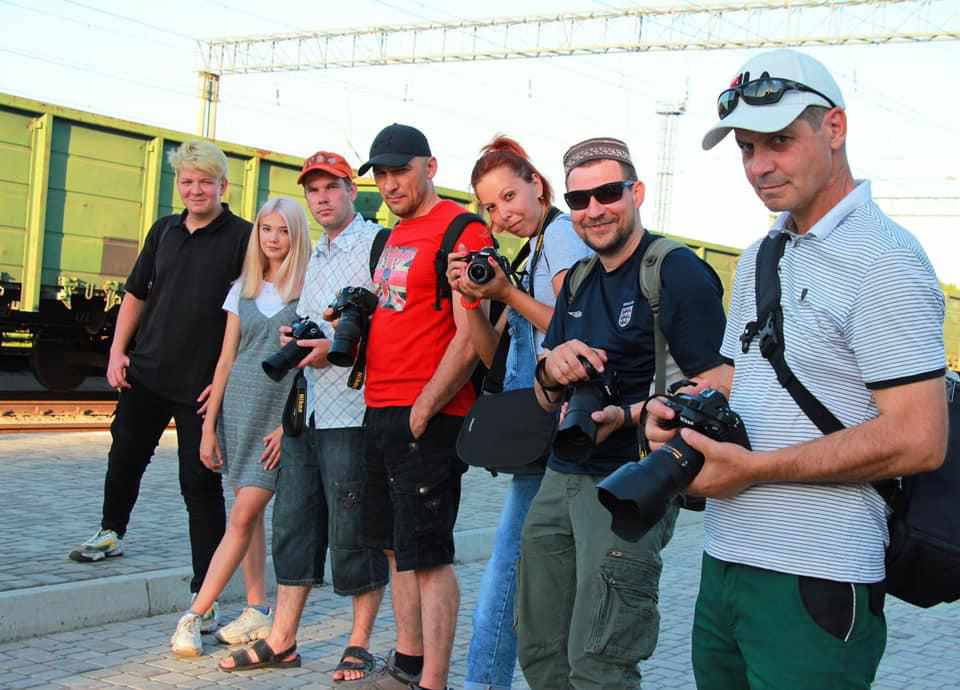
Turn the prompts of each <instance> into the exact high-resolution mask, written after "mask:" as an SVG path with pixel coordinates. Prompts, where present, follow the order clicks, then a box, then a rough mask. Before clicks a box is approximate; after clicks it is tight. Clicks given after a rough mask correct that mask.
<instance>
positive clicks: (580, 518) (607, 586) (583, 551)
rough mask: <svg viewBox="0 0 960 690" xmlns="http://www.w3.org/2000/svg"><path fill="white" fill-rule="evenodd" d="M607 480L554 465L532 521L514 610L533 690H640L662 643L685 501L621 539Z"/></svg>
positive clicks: (522, 656)
mask: <svg viewBox="0 0 960 690" xmlns="http://www.w3.org/2000/svg"><path fill="white" fill-rule="evenodd" d="M599 480H600V478H598V477H590V476H585V475H572V474H560V473H558V472H554V471H553V470H551V469H547V472H546V475H545V476H544V478H543V483H542V484H541V485H540V491H539V492H538V493H537V497H536V498H535V499H534V501H533V505H532V506H531V508H530V512H529V513H528V514H527V519H526V522H525V523H524V528H523V545H522V547H521V556H520V566H519V571H518V574H517V599H516V606H515V608H514V611H515V614H514V615H515V616H516V618H517V638H518V639H517V642H518V647H517V656H518V657H519V660H520V666H521V668H522V669H523V674H524V676H525V677H526V679H527V682H528V683H529V684H530V687H531V688H532V689H533V690H564V689H565V688H576V689H577V690H587V689H589V690H636V689H637V688H639V687H640V671H639V669H638V668H637V663H638V662H639V661H640V660H642V659H647V658H649V656H650V655H651V654H652V653H653V650H654V648H655V647H656V644H657V635H658V634H659V630H660V613H659V611H658V610H657V601H658V598H659V596H658V588H659V583H660V571H661V567H662V563H661V560H660V551H661V550H662V549H663V547H664V546H666V545H667V542H669V541H670V538H671V537H672V536H673V527H674V523H675V522H676V517H677V507H676V505H675V504H674V505H673V506H672V507H671V509H670V510H669V511H668V512H667V515H666V516H665V517H664V518H663V520H661V521H660V523H658V524H657V525H656V526H655V527H654V528H653V529H652V530H650V532H648V533H647V534H646V535H645V536H644V537H643V539H641V540H640V541H638V542H636V543H631V542H628V541H625V540H623V539H619V538H618V537H616V536H615V535H614V534H613V532H611V531H610V521H611V518H610V513H609V512H607V510H606V509H605V508H604V507H603V506H602V505H601V504H600V501H599V500H598V499H597V489H596V484H597V482H598V481H599Z"/></svg>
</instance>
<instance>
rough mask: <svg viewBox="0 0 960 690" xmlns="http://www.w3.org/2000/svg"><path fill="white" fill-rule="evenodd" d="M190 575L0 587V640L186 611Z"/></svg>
mask: <svg viewBox="0 0 960 690" xmlns="http://www.w3.org/2000/svg"><path fill="white" fill-rule="evenodd" d="M702 522H703V514H702V513H691V512H689V511H685V510H682V511H680V516H679V518H678V519H677V529H682V528H685V527H688V526H694V525H699V524H701V523H702ZM495 536H496V528H495V527H483V528H478V529H470V530H463V531H459V532H456V533H454V539H455V540H456V549H457V561H458V562H460V563H469V562H473V561H481V560H485V559H486V558H488V557H489V556H490V552H491V551H492V549H493V542H494V538H495ZM329 568H330V562H329V560H328V561H327V573H326V575H325V580H326V582H329V581H330V572H329ZM192 575H193V573H192V571H191V569H190V568H167V569H165V570H151V571H146V572H143V573H138V574H136V575H119V576H115V577H103V578H96V579H91V580H81V581H79V582H71V583H67V584H60V585H47V586H44V587H29V588H25V589H14V590H10V591H7V592H0V642H12V641H14V640H20V639H23V638H25V637H35V636H37V635H48V634H51V633H57V632H66V631H68V630H77V629H79V628H87V627H91V626H95V625H104V624H106V623H119V622H123V621H128V620H133V619H135V618H143V617H145V616H155V615H158V614H162V613H174V612H177V611H184V610H186V609H187V607H188V606H189V605H190V579H191V577H192ZM267 585H268V588H269V589H270V590H273V588H274V586H275V580H274V576H273V571H272V570H271V569H270V568H269V567H268V568H267ZM243 596H244V589H243V578H242V576H241V575H240V573H239V572H238V573H237V574H236V575H235V576H234V577H233V579H231V580H230V584H229V585H228V586H227V589H226V590H225V591H224V593H223V595H222V596H221V597H220V600H221V601H223V602H235V601H238V600H240V599H242V598H243Z"/></svg>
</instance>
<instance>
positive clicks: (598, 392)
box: [553, 357, 621, 462]
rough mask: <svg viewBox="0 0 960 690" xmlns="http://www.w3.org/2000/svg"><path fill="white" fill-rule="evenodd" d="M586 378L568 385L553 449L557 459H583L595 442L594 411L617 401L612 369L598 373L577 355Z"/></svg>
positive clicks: (618, 397) (590, 451)
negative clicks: (562, 415)
mask: <svg viewBox="0 0 960 690" xmlns="http://www.w3.org/2000/svg"><path fill="white" fill-rule="evenodd" d="M578 359H579V360H580V363H581V364H582V365H583V367H584V368H585V369H586V370H587V374H588V375H589V378H588V379H587V380H586V381H578V382H576V383H574V384H572V385H570V386H568V388H567V394H566V404H567V411H566V414H565V415H564V417H563V421H561V422H560V425H559V426H558V427H557V434H556V436H555V437H554V439H553V452H554V453H555V454H556V456H557V458H559V459H560V460H566V461H568V462H586V461H587V460H589V459H590V455H591V454H592V453H593V449H594V447H595V446H596V445H597V423H596V422H595V421H593V417H592V415H593V413H594V412H596V411H598V410H602V409H603V408H604V407H606V406H607V405H617V404H619V403H620V395H621V390H620V381H619V379H618V377H617V375H616V373H614V372H613V371H612V370H611V369H606V370H604V372H603V373H602V374H600V373H598V372H597V370H596V369H594V368H593V365H592V364H590V362H589V361H588V360H587V359H586V358H585V357H579V358H578Z"/></svg>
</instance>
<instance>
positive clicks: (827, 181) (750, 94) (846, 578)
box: [646, 50, 947, 690]
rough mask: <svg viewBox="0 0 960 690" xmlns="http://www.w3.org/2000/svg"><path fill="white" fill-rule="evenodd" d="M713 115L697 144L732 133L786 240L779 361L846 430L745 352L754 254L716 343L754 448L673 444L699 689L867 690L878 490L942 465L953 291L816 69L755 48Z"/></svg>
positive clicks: (662, 412)
mask: <svg viewBox="0 0 960 690" xmlns="http://www.w3.org/2000/svg"><path fill="white" fill-rule="evenodd" d="M718 111H719V115H720V120H719V122H718V123H717V124H716V125H715V126H714V127H713V128H712V129H711V130H710V131H709V132H708V133H707V134H706V136H705V137H704V139H703V146H704V148H705V149H709V148H712V147H713V146H714V145H716V144H717V143H719V142H720V140H722V139H723V138H724V137H725V136H726V135H727V134H728V133H729V132H730V131H731V130H733V132H734V137H735V140H736V144H737V146H738V147H739V149H740V155H741V159H742V162H743V168H744V172H745V173H746V176H747V180H748V181H749V182H750V184H751V186H752V187H753V188H754V190H755V191H756V193H757V196H759V197H760V200H761V201H762V202H763V203H764V205H765V206H766V207H767V208H768V209H769V210H771V211H777V212H781V215H780V216H779V218H778V219H777V222H776V223H775V225H774V227H773V229H772V230H771V231H770V233H769V234H770V236H771V238H772V240H779V241H781V242H783V243H784V244H783V247H784V252H783V256H782V258H781V259H780V261H779V274H778V275H779V280H780V285H781V298H780V306H781V308H782V310H783V342H784V345H785V360H786V363H787V365H788V366H789V368H790V370H791V371H792V372H793V374H794V375H795V377H796V379H797V380H799V382H800V383H801V384H802V385H803V386H805V387H806V389H807V390H808V391H809V392H810V393H811V394H812V395H813V396H814V397H815V398H816V399H817V400H819V401H820V402H821V403H822V404H823V405H824V406H825V407H826V409H827V410H828V412H829V413H830V414H832V415H833V417H835V418H836V421H837V422H839V425H838V426H839V427H840V430H839V431H834V432H832V433H829V434H827V435H824V434H823V432H821V431H820V429H819V428H818V426H817V425H816V424H815V423H814V422H813V421H812V420H811V419H810V418H809V417H808V416H807V415H806V414H805V413H804V411H802V410H801V408H800V407H799V405H798V403H796V402H794V398H793V396H792V395H791V393H790V392H788V390H787V389H785V388H784V387H782V386H781V384H780V383H779V382H778V378H777V375H776V373H775V372H774V369H773V367H772V366H771V364H770V363H769V362H768V361H767V360H765V359H764V358H763V356H762V355H761V353H760V347H759V346H758V345H757V343H756V342H753V343H751V344H750V345H749V346H744V344H743V343H742V342H741V334H744V335H749V334H750V331H749V330H747V329H748V325H749V324H750V323H751V322H752V321H754V320H756V319H757V304H756V287H755V282H754V281H755V275H756V269H757V254H758V248H759V245H760V243H759V242H757V243H754V244H753V245H752V246H751V247H749V248H748V249H747V250H746V251H744V253H743V256H742V257H741V259H740V263H739V265H738V266H737V273H736V282H735V285H734V291H733V301H732V304H731V307H730V311H729V314H728V322H727V330H726V333H725V336H724V340H723V347H722V349H721V353H722V354H723V356H724V357H725V358H726V360H727V366H726V369H725V376H724V378H725V382H726V385H727V386H728V387H729V386H731V385H732V397H731V406H732V407H733V409H734V410H736V411H737V412H738V413H739V414H740V415H741V417H742V418H743V420H744V423H745V425H746V428H747V432H748V434H749V437H750V441H751V445H752V447H753V451H752V452H751V451H747V450H745V449H744V448H741V447H740V446H737V445H734V444H729V443H717V442H715V441H712V440H710V439H708V438H706V437H705V436H702V435H700V434H697V433H696V432H693V431H691V430H684V431H682V432H681V433H682V436H683V438H684V440H685V441H687V443H689V444H690V445H691V446H693V447H694V448H696V449H697V450H699V451H701V452H702V453H703V454H704V455H705V457H706V461H705V464H704V467H703V470H702V471H701V472H700V474H699V475H698V476H697V477H696V479H695V480H694V481H693V483H692V484H691V485H690V491H691V492H692V493H696V494H700V495H704V496H707V497H708V498H709V500H708V501H707V512H706V516H705V536H706V539H705V546H704V549H705V552H706V553H705V554H704V556H703V568H702V574H701V583H700V594H699V597H698V599H697V606H696V617H695V621H694V630H693V665H694V672H695V675H696V680H697V687H698V688H699V689H700V690H739V689H741V688H742V689H744V690H746V689H747V688H752V689H754V690H756V689H757V688H831V689H834V690H840V689H846V688H851V689H852V688H864V689H866V688H869V687H870V685H871V683H872V682H873V679H874V676H875V675H876V669H877V666H878V664H879V662H880V658H881V656H882V655H883V650H884V647H885V645H886V622H885V619H884V616H883V599H884V590H883V579H884V548H885V544H886V542H887V539H888V535H887V523H886V512H885V510H886V506H885V504H884V501H883V499H882V498H881V497H880V495H879V494H878V493H877V492H876V490H875V489H874V488H873V487H872V486H871V484H870V482H874V481H877V480H880V479H884V478H889V477H896V476H901V475H906V474H913V473H916V472H921V471H926V470H930V469H934V468H936V467H938V466H939V465H940V463H942V461H943V457H944V449H945V444H946V429H947V419H946V408H945V404H944V395H943V373H944V362H945V356H944V347H943V317H944V299H943V294H942V293H941V291H940V287H939V284H938V282H937V278H936V275H935V274H934V271H933V268H932V267H931V265H930V262H929V261H928V260H927V257H926V255H925V254H924V252H923V249H922V248H921V247H920V245H919V244H918V243H917V241H916V240H915V239H914V238H913V236H912V235H910V233H908V232H907V231H906V230H904V229H903V228H901V227H900V226H898V225H897V224H896V223H894V222H893V221H891V220H890V219H889V218H888V217H887V216H886V215H884V213H883V212H882V211H881V210H880V209H879V208H878V207H877V206H876V204H875V203H874V202H873V200H872V198H871V195H870V183H869V182H867V181H865V180H855V179H854V178H853V176H852V174H851V172H850V167H849V164H848V162H847V157H846V136H847V116H846V112H845V105H844V100H843V95H842V94H841V92H840V89H839V87H838V86H837V84H836V82H835V81H834V79H833V77H832V76H831V75H830V73H829V72H828V71H827V69H826V68H825V67H824V66H823V65H822V64H821V63H819V62H817V61H816V60H814V59H813V58H811V57H810V56H808V55H805V54H803V53H799V52H795V51H790V50H776V51H771V52H766V53H762V54H760V55H758V56H756V57H754V58H753V59H752V60H750V61H749V62H747V64H745V65H744V66H743V67H742V68H741V69H740V70H739V72H738V74H737V76H736V78H735V79H734V81H733V83H732V84H731V86H730V88H728V89H726V90H725V91H723V92H722V93H721V94H720V98H719V101H718ZM805 406H808V407H809V405H808V404H807V403H805ZM648 409H649V411H650V413H651V417H650V419H649V420H648V423H647V427H646V433H647V436H648V438H649V439H650V440H651V441H652V442H654V443H653V445H655V446H656V445H657V444H659V443H662V442H664V441H666V440H667V439H668V438H670V437H671V436H672V435H673V433H674V432H668V431H664V430H663V429H661V428H660V427H659V426H658V425H657V423H656V421H657V418H658V417H665V418H669V417H672V416H673V415H672V413H671V412H670V411H669V410H667V408H666V407H665V406H663V405H660V404H658V403H656V402H652V403H651V404H650V405H649V407H648ZM814 416H817V415H816V414H814ZM905 430H909V433H904V432H905Z"/></svg>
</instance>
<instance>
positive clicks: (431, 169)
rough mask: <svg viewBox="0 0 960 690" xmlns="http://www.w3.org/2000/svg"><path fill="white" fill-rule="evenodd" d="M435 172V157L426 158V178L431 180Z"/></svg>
mask: <svg viewBox="0 0 960 690" xmlns="http://www.w3.org/2000/svg"><path fill="white" fill-rule="evenodd" d="M436 174H437V159H436V158H434V157H433V156H430V158H428V159H427V179H428V180H432V179H433V176H434V175H436Z"/></svg>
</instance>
